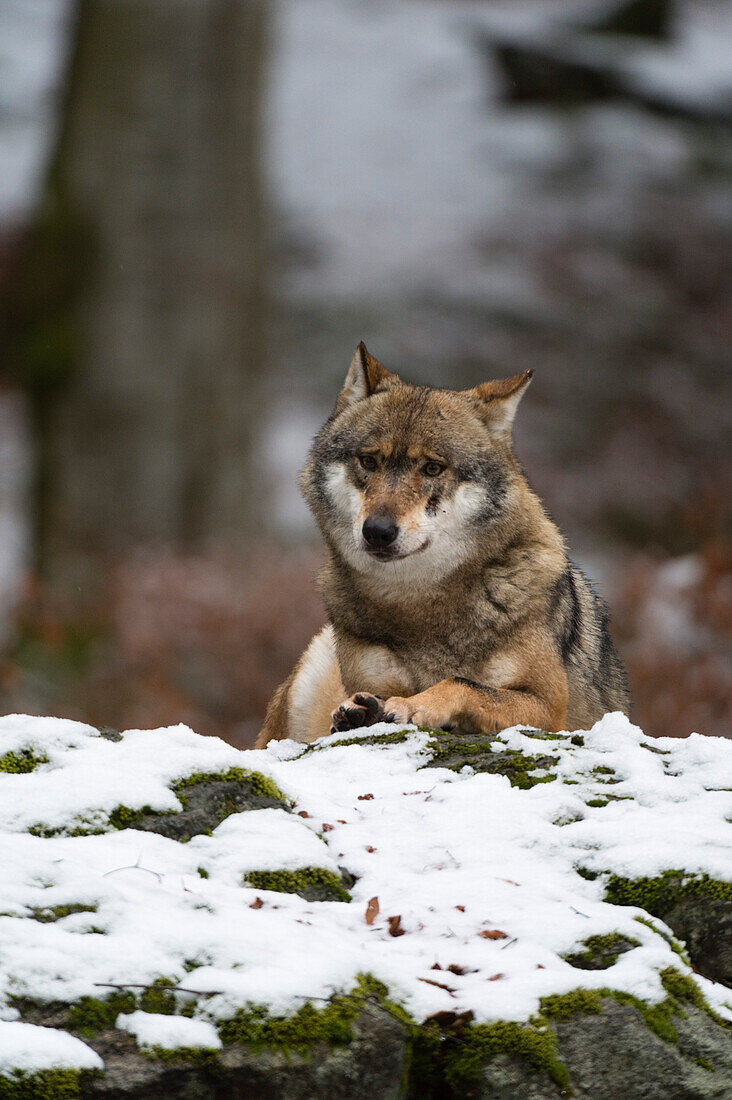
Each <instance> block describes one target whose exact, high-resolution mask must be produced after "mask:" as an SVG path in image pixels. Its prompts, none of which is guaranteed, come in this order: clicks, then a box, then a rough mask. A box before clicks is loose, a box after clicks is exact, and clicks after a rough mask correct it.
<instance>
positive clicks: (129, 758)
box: [0, 714, 732, 1073]
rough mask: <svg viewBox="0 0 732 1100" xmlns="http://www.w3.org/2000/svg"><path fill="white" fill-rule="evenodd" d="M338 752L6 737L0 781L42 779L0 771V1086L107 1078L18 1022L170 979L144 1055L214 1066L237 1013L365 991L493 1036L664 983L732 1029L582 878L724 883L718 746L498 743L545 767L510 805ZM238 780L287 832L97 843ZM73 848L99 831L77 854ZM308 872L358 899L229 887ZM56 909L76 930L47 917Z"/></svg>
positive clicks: (422, 743) (148, 836)
mask: <svg viewBox="0 0 732 1100" xmlns="http://www.w3.org/2000/svg"><path fill="white" fill-rule="evenodd" d="M394 729H395V727H393V726H378V727H372V728H371V729H370V730H364V731H362V734H363V735H364V736H366V735H371V734H374V733H377V734H378V733H384V732H388V733H393V732H394ZM342 741H343V735H339V734H336V735H333V736H331V737H328V738H324V739H323V740H322V741H321V742H320V743H319V744H318V747H316V748H315V749H312V748H309V749H305V747H304V746H301V745H297V744H295V743H294V742H287V741H286V742H275V743H273V744H272V745H271V746H270V747H269V748H268V749H266V750H260V751H254V750H251V751H238V750H235V749H233V748H231V747H230V746H228V745H226V744H224V743H223V742H221V741H219V740H217V739H209V738H202V737H199V736H198V735H196V734H195V733H193V732H192V731H191V730H190V729H188V728H187V727H184V726H177V727H172V728H169V729H160V730H152V731H139V730H133V731H129V732H127V733H126V734H124V736H123V739H122V740H121V741H120V742H118V743H114V742H111V741H108V740H106V739H103V738H101V737H100V736H99V735H98V733H97V731H96V730H93V729H91V728H90V727H88V726H84V725H82V724H79V723H74V722H70V721H66V720H61V719H50V718H32V717H27V716H17V715H15V716H9V717H6V718H3V719H0V766H1V765H2V760H3V758H5V759H6V760H7V759H9V757H7V756H6V754H8V753H15V754H18V753H22V752H23V751H24V750H31V751H32V752H33V753H34V754H35V756H36V757H43V758H45V759H46V761H47V762H45V763H39V764H38V765H37V766H36V767H35V769H34V770H33V771H30V772H28V773H26V774H7V773H3V772H2V771H0V862H2V866H3V876H2V882H1V883H0V1072H6V1073H9V1072H11V1071H12V1070H15V1069H25V1070H33V1069H42V1068H51V1067H63V1066H79V1067H94V1066H95V1065H96V1066H98V1065H99V1059H98V1056H97V1055H96V1054H95V1053H94V1051H92V1050H91V1049H90V1048H89V1047H87V1046H86V1045H85V1044H84V1043H82V1042H81V1041H80V1040H79V1039H77V1038H75V1037H73V1036H71V1035H68V1034H67V1033H64V1032H60V1031H49V1029H47V1028H41V1027H36V1026H33V1025H30V1024H25V1023H22V1022H19V1021H18V1012H17V1010H16V1009H15V1008H14V1007H13V999H14V998H30V999H33V1000H37V1001H63V1002H73V1001H76V1000H78V999H79V998H80V997H82V996H85V995H88V996H93V997H100V996H103V995H104V994H105V991H106V989H105V986H104V984H103V983H117V984H135V983H138V984H148V983H152V982H154V981H155V980H156V979H158V978H160V977H161V976H166V977H168V978H171V979H172V980H173V981H174V982H175V983H177V984H179V985H181V986H183V987H184V988H185V989H186V990H188V991H193V992H188V993H181V994H179V997H180V998H181V1000H180V1006H181V1007H182V1006H183V1004H184V1002H185V1001H188V1002H190V1001H191V999H193V1000H195V1002H196V1008H195V1011H194V1013H193V1016H192V1018H190V1019H188V1018H184V1017H183V1016H179V1015H174V1016H170V1017H166V1016H160V1015H157V1014H155V1013H144V1012H133V1013H129V1014H125V1015H124V1016H120V1017H119V1019H118V1021H117V1026H118V1027H120V1028H124V1029H126V1030H128V1031H130V1032H132V1034H134V1035H135V1036H136V1037H137V1041H138V1043H139V1045H140V1046H142V1047H145V1046H162V1047H168V1048H175V1047H178V1046H186V1047H194V1046H202V1047H211V1048H215V1047H217V1046H218V1045H219V1038H218V1035H217V1031H216V1026H217V1024H218V1023H220V1022H221V1021H222V1020H225V1019H228V1018H230V1017H231V1016H232V1015H233V1014H234V1013H235V1012H236V1010H237V1009H238V1008H241V1007H243V1006H246V1005H248V1004H263V1005H266V1006H268V1007H269V1009H270V1011H271V1012H272V1013H275V1014H288V1013H291V1012H294V1011H296V1010H297V1009H298V1008H300V1007H301V1006H302V1005H303V1004H304V1003H305V1002H306V1001H307V1000H308V999H309V998H313V999H314V1003H315V1004H316V1006H318V1005H319V1004H322V1002H323V1001H324V1000H326V999H327V998H329V997H330V996H331V995H332V994H334V993H337V992H344V991H348V990H349V989H351V988H352V987H353V986H354V984H355V981H356V976H357V975H358V974H363V973H370V974H372V975H374V976H375V977H376V978H378V979H380V980H381V981H382V982H384V983H385V984H386V985H387V986H388V987H389V990H390V995H391V997H392V998H393V999H394V1000H396V1001H399V1002H401V1003H402V1004H403V1005H404V1007H405V1008H406V1009H407V1011H408V1012H409V1013H410V1014H411V1015H412V1017H413V1018H415V1019H416V1020H423V1019H425V1018H426V1017H428V1016H431V1015H432V1014H434V1013H438V1012H442V1011H454V1012H458V1013H459V1012H464V1011H467V1010H471V1011H472V1012H473V1013H474V1015H475V1019H476V1021H478V1022H482V1021H493V1020H517V1021H523V1020H527V1019H528V1018H529V1017H530V1016H532V1014H534V1013H535V1012H536V1011H537V1009H538V1007H539V1001H540V998H542V997H543V996H545V995H547V994H550V993H564V992H568V991H570V990H572V989H575V988H577V987H583V988H600V987H608V986H609V987H611V988H613V989H617V990H621V991H625V992H628V993H631V994H633V995H635V996H636V997H639V998H641V999H644V1000H646V1001H648V1002H654V1003H655V1002H658V1001H661V1000H663V998H664V996H665V994H664V991H663V988H662V985H661V982H660V979H659V974H660V972H662V971H663V970H664V969H665V968H668V967H671V966H674V967H676V968H678V969H680V970H682V971H683V972H684V973H686V974H689V975H691V976H694V978H695V980H696V981H698V983H699V984H700V986H701V988H702V990H703V992H704V994H705V996H706V997H707V998H708V1000H709V1002H710V1003H711V1004H712V1005H713V1006H714V1007H715V1008H716V1010H717V1011H718V1012H719V1013H720V1014H721V1015H723V1016H725V1017H727V1018H728V1019H731V1020H732V1003H731V1002H730V992H729V989H727V988H726V987H723V986H721V985H717V984H715V983H712V982H710V981H708V980H706V979H704V978H701V977H699V976H697V975H693V973H692V971H691V969H690V967H689V966H688V965H687V964H686V963H685V962H684V961H682V959H681V958H680V957H679V956H678V954H676V953H675V952H674V951H673V950H672V948H671V947H670V946H669V943H668V942H667V939H666V938H665V937H664V935H662V934H660V932H656V931H655V930H654V929H660V930H661V931H663V930H664V926H663V924H662V923H661V922H660V921H658V920H656V919H655V918H653V919H651V920H650V924H651V927H649V926H648V925H646V924H643V923H639V921H638V919H637V918H638V917H640V916H644V914H643V912H642V911H641V910H638V909H634V908H631V907H620V906H616V905H611V904H608V903H606V902H604V901H603V900H602V899H603V880H602V877H599V878H597V879H596V880H594V881H588V880H587V879H585V878H583V877H581V876H580V875H579V874H578V872H577V868H578V867H581V868H585V869H588V870H590V871H598V872H607V871H611V872H614V873H615V874H618V875H622V876H626V877H631V878H636V877H640V876H653V875H656V874H659V873H660V872H662V871H664V870H668V869H674V868H679V867H683V869H684V870H685V871H687V872H689V873H706V874H708V875H710V876H712V877H713V878H715V879H721V880H729V879H730V878H732V829H730V825H729V822H730V819H731V818H732V790H731V789H732V743H730V742H729V741H725V740H723V739H720V738H711V737H704V736H700V735H696V734H693V735H692V736H691V737H689V738H688V739H686V740H683V741H679V740H673V739H657V740H654V741H652V742H651V741H649V740H647V739H646V738H645V737H644V735H643V734H642V732H641V731H640V730H639V729H637V728H636V727H634V726H632V725H631V724H630V723H629V722H628V720H627V719H626V718H625V717H623V716H622V715H618V714H615V715H608V716H606V717H605V718H604V719H603V720H602V721H601V722H599V723H597V725H596V726H595V727H594V728H593V729H592V730H591V731H589V732H587V733H585V734H584V737H583V738H577V737H575V739H574V741H572V740H571V738H570V736H569V735H566V736H563V737H561V738H560V739H556V740H543V739H538V738H534V737H532V736H530V735H527V734H526V733H523V732H521V731H519V730H507V731H504V732H503V733H502V734H500V735H498V736H497V737H496V742H495V744H494V746H493V747H494V750H495V751H499V752H513V751H521V752H524V753H530V754H537V753H538V754H541V755H547V754H548V755H551V756H552V757H554V758H555V759H554V761H553V762H552V764H551V767H550V771H551V773H553V774H555V775H556V777H557V778H556V779H555V780H554V781H553V782H543V783H539V784H537V785H536V786H533V787H531V788H530V789H520V788H518V787H515V786H512V785H511V784H510V782H509V780H508V778H506V777H504V776H501V775H494V774H476V773H474V772H473V769H472V768H470V767H465V768H463V770H462V771H461V772H454V771H450V770H447V769H444V768H430V769H429V770H420V768H421V766H422V765H424V764H425V762H426V761H427V759H428V758H429V752H428V749H427V743H428V741H429V735H428V734H426V733H422V732H418V731H414V732H411V733H409V734H408V736H407V738H406V739H405V740H404V741H403V742H399V743H393V744H388V745H374V744H367V743H360V742H361V735H358V736H357V737H356V738H355V743H351V744H341V743H340V742H342ZM582 741H583V742H584V743H583V744H582V743H581V742H582ZM578 742H580V743H578ZM15 759H17V755H16V758H15ZM231 767H239V768H246V769H252V770H256V771H259V772H261V773H263V774H265V775H267V776H269V777H271V778H272V779H273V780H274V781H275V782H276V783H277V784H278V786H279V787H280V789H281V790H282V791H283V792H284V793H285V794H286V795H287V796H288V797H289V798H290V799H291V800H292V801H293V802H294V803H295V804H296V806H295V812H294V813H292V812H286V811H285V810H280V809H263V810H252V811H249V812H246V813H238V814H232V815H231V816H229V817H228V818H227V819H226V820H224V821H223V822H222V824H221V825H219V826H218V828H216V829H214V830H213V833H212V834H211V835H210V836H206V835H198V836H194V837H193V839H192V840H190V842H188V843H178V842H176V841H173V840H170V839H168V838H166V837H163V836H161V835H158V834H156V833H147V832H146V833H143V832H140V831H136V830H134V829H123V830H116V829H112V828H110V827H109V826H108V824H107V822H108V815H109V813H110V812H111V811H112V810H113V809H115V808H116V807H118V806H120V805H124V806H127V807H129V808H130V809H135V808H142V807H143V806H149V807H150V808H152V809H153V810H161V811H164V810H176V809H178V808H179V805H180V804H179V802H178V800H177V798H176V795H175V794H174V793H173V792H172V791H171V790H170V785H171V784H172V783H173V782H174V781H175V780H178V779H181V778H183V777H187V776H190V775H191V774H193V773H196V772H221V771H225V770H227V769H229V768H231ZM608 784H611V785H608ZM608 794H611V796H612V799H613V800H612V801H609V802H608V801H606V799H607V797H608ZM590 802H596V803H602V805H599V804H598V805H594V806H593V805H589V803H590ZM32 828H34V829H35V831H36V832H38V831H39V830H44V831H46V832H47V833H53V834H54V835H47V836H45V837H43V836H39V835H32V834H31V833H29V831H28V830H29V829H32ZM80 828H81V829H82V830H100V829H101V830H105V829H107V830H108V831H102V832H96V833H90V834H89V835H75V836H72V835H68V834H69V833H71V832H72V831H74V830H78V829H80ZM313 866H315V867H319V868H322V869H324V870H328V871H332V872H337V871H338V869H339V868H347V870H348V871H349V872H351V873H352V874H353V875H355V876H356V878H357V881H356V883H355V885H354V886H353V888H352V889H351V898H352V900H351V901H350V903H345V902H337V901H334V902H308V901H306V900H304V899H303V898H301V897H300V896H298V895H294V894H286V893H280V892H272V891H267V890H261V889H259V890H255V889H252V888H251V887H249V886H247V885H245V884H244V885H243V883H245V880H246V876H247V874H248V873H249V872H252V871H255V870H256V871H261V870H281V869H287V870H297V869H298V868H303V867H313ZM202 872H203V874H204V875H205V876H207V877H202ZM258 899H259V900H258ZM66 906H77V907H83V909H82V908H80V909H79V910H77V911H74V912H71V913H69V914H68V915H62V916H59V918H58V919H55V920H45V921H44V920H43V919H39V915H42V914H43V913H44V912H46V913H48V912H49V911H51V910H55V909H56V908H57V907H66ZM645 916H647V915H645ZM395 933H396V934H395ZM402 933H403V934H402ZM609 933H620V934H623V935H625V936H627V937H629V938H631V939H634V940H636V941H637V942H638V946H637V947H635V948H634V949H632V950H630V951H628V952H627V953H625V954H623V955H621V956H620V957H619V959H618V961H617V962H616V963H615V965H613V966H612V967H611V968H610V969H606V970H599V971H585V970H577V969H575V968H574V967H573V966H571V965H570V964H569V963H568V962H566V961H565V959H564V958H563V956H565V955H567V954H570V953H572V952H576V951H578V950H581V949H582V948H581V944H582V943H583V942H584V941H586V940H587V939H588V937H590V936H593V935H603V934H609ZM666 934H667V935H668V933H666ZM435 964H439V967H440V968H441V971H440V970H437V969H435ZM450 968H453V969H452V970H451V969H450ZM100 983H101V984H100ZM196 993H198V994H200V996H198V997H197V996H196V995H195V994H196ZM204 994H205V996H204Z"/></svg>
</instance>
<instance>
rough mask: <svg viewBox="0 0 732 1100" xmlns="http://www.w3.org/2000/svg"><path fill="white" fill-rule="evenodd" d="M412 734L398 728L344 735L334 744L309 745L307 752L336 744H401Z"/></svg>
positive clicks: (332, 746) (317, 750)
mask: <svg viewBox="0 0 732 1100" xmlns="http://www.w3.org/2000/svg"><path fill="white" fill-rule="evenodd" d="M411 734H412V731H411V730H397V731H395V732H394V733H373V734H370V735H368V736H367V737H344V738H343V740H342V741H341V740H338V741H333V742H332V745H318V744H315V745H308V746H307V749H306V752H322V751H323V750H324V749H329V748H335V747H336V746H337V747H338V748H339V749H341V748H343V747H344V746H347V745H400V744H401V743H402V742H403V741H406V740H407V739H408V738H409V737H411ZM303 755H304V754H303Z"/></svg>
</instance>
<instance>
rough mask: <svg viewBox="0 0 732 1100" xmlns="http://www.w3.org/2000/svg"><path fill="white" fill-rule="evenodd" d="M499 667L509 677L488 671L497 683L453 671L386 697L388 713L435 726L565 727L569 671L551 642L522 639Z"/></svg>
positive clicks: (389, 716) (394, 718)
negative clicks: (410, 690)
mask: <svg viewBox="0 0 732 1100" xmlns="http://www.w3.org/2000/svg"><path fill="white" fill-rule="evenodd" d="M496 667H498V666H496ZM500 667H502V668H503V669H504V670H506V671H505V673H504V675H505V676H506V679H507V680H508V682H505V681H504V682H503V683H501V682H498V683H497V682H496V679H497V677H496V676H491V675H490V673H489V672H487V675H486V679H487V680H489V681H490V680H493V683H490V682H488V683H480V682H477V681H475V680H468V679H464V678H463V677H460V676H450V677H448V678H447V679H445V680H441V681H440V682H439V683H437V684H434V685H433V686H432V687H430V688H427V689H426V691H421V692H419V693H418V694H417V695H411V696H408V697H406V698H403V697H401V696H392V697H391V698H389V699H387V700H385V702H384V712H385V715H386V718H387V720H391V721H397V722H414V724H415V725H418V726H425V727H428V728H430V729H439V728H441V727H446V728H448V729H449V728H453V727H456V726H457V727H459V728H460V729H463V730H465V731H467V732H471V733H472V732H484V733H494V732H497V731H498V730H502V729H506V728H507V727H508V726H517V725H527V726H536V727H537V729H544V730H547V731H548V732H550V733H556V732H557V731H558V730H561V729H566V724H567V703H568V700H569V688H568V684H567V674H566V672H565V670H564V666H563V665H562V663H561V661H560V659H559V656H558V654H556V653H555V652H554V650H553V649H552V647H551V645H550V644H547V643H546V642H544V640H543V639H539V638H537V637H533V638H531V639H530V640H529V639H523V640H522V642H521V644H515V645H514V646H513V647H512V648H511V649H508V648H507V649H506V651H504V654H503V657H502V661H501V666H500ZM509 673H510V675H509Z"/></svg>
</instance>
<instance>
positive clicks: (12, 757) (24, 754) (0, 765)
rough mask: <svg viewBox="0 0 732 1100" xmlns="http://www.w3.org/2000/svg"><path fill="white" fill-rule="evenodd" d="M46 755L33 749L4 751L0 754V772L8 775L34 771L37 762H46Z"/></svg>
mask: <svg viewBox="0 0 732 1100" xmlns="http://www.w3.org/2000/svg"><path fill="white" fill-rule="evenodd" d="M47 763H48V757H47V756H44V755H43V753H37V752H35V751H34V750H33V749H19V750H18V752H6V753H5V754H4V755H3V756H0V772H7V773H9V774H10V775H26V774H27V773H28V772H32V771H35V769H36V768H37V767H38V766H39V764H47Z"/></svg>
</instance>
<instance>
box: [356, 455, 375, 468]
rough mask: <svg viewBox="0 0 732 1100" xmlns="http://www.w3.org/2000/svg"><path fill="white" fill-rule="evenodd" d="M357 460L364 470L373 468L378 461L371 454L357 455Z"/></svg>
mask: <svg viewBox="0 0 732 1100" xmlns="http://www.w3.org/2000/svg"><path fill="white" fill-rule="evenodd" d="M358 461H359V462H360V463H361V465H362V466H363V468H364V470H375V469H376V467H377V466H378V462H377V461H376V459H375V457H374V456H373V455H359V456H358Z"/></svg>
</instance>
